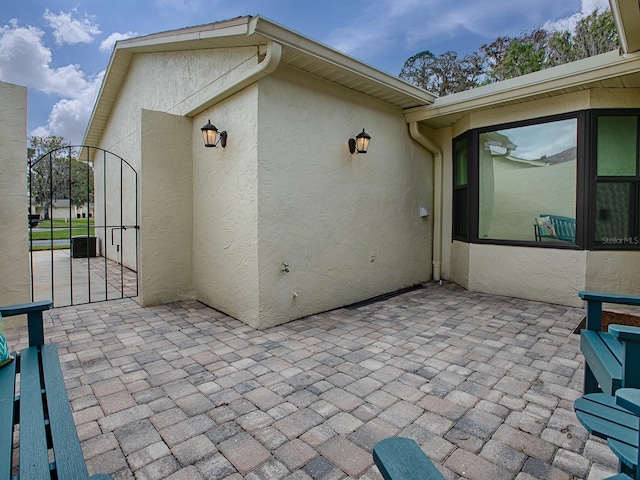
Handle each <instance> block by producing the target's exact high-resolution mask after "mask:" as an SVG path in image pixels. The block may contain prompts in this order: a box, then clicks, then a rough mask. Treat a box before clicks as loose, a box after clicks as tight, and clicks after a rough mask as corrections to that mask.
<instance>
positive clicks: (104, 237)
mask: <svg viewBox="0 0 640 480" xmlns="http://www.w3.org/2000/svg"><path fill="white" fill-rule="evenodd" d="M102 171H103V175H102V197H103V199H102V200H103V201H102V205H103V212H104V230H103V232H102V245H103V246H104V252H102V255H103V256H104V283H105V287H106V286H107V285H108V284H109V277H108V274H109V268H108V265H107V262H108V261H109V260H108V259H107V225H109V224H108V223H107V152H106V151H104V150H103V151H102ZM94 178H95V177H94ZM94 195H95V194H94ZM94 200H95V199H94ZM94 205H95V202H94ZM94 228H95V225H94ZM105 297H106V299H107V300H109V291H108V290H105Z"/></svg>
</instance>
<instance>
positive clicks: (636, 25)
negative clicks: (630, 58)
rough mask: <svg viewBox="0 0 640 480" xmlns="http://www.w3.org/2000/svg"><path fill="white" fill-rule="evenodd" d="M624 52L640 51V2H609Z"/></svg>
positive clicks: (618, 0) (627, 0)
mask: <svg viewBox="0 0 640 480" xmlns="http://www.w3.org/2000/svg"><path fill="white" fill-rule="evenodd" d="M609 4H610V5H611V13H612V14H613V18H614V20H615V23H616V28H617V29H618V38H619V39H620V45H621V46H622V51H623V52H625V53H633V52H638V51H640V2H637V1H629V0H609Z"/></svg>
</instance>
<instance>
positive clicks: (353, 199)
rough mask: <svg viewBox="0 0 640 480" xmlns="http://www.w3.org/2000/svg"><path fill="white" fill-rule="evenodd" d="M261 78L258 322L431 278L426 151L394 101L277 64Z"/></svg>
mask: <svg viewBox="0 0 640 480" xmlns="http://www.w3.org/2000/svg"><path fill="white" fill-rule="evenodd" d="M259 85H260V98H259V122H258V124H259V129H260V130H259V135H258V138H259V157H258V197H259V217H258V247H259V261H258V264H259V282H260V326H263V325H264V326H270V325H274V324H277V323H282V322H284V321H289V320H292V319H294V318H299V317H301V316H304V315H309V314H311V313H315V312H318V311H323V310H328V309H331V308H335V307H339V306H343V305H347V304H350V303H354V302H357V301H360V300H365V299H367V298H371V297H374V296H376V295H380V294H383V293H388V292H392V291H395V290H398V289H399V288H403V287H408V286H412V285H416V284H419V283H420V282H423V281H427V280H429V278H430V275H431V265H430V261H431V239H430V232H431V224H430V220H429V218H428V217H427V218H421V217H420V207H421V206H425V207H428V208H429V209H432V208H433V207H432V194H433V191H432V164H431V155H430V154H429V153H428V152H426V151H425V150H424V149H423V148H422V147H420V146H419V145H418V144H416V143H415V142H413V141H412V140H411V138H410V136H409V134H408V131H407V126H406V124H405V122H404V119H403V112H402V110H401V109H399V108H397V107H393V106H390V105H388V104H387V103H385V102H382V101H380V100H376V99H374V98H372V97H369V96H366V95H362V94H358V93H356V92H353V91H350V90H348V89H345V88H343V87H340V86H337V85H335V84H332V83H330V82H327V81H325V80H321V79H318V78H317V77H314V76H313V75H311V74H306V73H301V72H298V71H296V70H293V69H288V68H285V67H282V68H280V69H278V70H277V71H276V72H275V73H274V74H272V75H270V76H269V77H266V78H265V79H263V80H261V81H260V84H259ZM283 119H286V121H283ZM362 128H365V129H366V131H367V132H368V133H369V134H370V135H371V136H372V137H373V138H372V140H371V145H370V148H369V152H368V153H367V154H354V155H352V154H350V153H349V150H348V148H347V139H348V138H349V137H353V136H355V135H356V134H358V133H360V131H361V130H362ZM283 263H287V264H288V268H289V273H284V272H283V271H282V264H283Z"/></svg>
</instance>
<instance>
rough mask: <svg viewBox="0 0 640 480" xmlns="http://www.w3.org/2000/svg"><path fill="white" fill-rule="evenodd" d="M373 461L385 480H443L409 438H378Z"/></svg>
mask: <svg viewBox="0 0 640 480" xmlns="http://www.w3.org/2000/svg"><path fill="white" fill-rule="evenodd" d="M373 461H374V462H375V464H376V465H377V467H378V469H379V470H380V473H381V474H382V476H383V478H385V480H444V477H443V476H442V474H441V473H440V471H439V470H438V469H437V468H436V467H435V465H434V464H433V463H431V460H429V459H428V458H427V456H426V455H425V454H424V452H423V451H422V450H421V449H420V447H419V446H418V444H417V443H416V442H415V441H413V440H411V439H410V438H403V437H395V438H385V439H384V440H380V441H379V442H378V443H377V444H376V446H375V447H373Z"/></svg>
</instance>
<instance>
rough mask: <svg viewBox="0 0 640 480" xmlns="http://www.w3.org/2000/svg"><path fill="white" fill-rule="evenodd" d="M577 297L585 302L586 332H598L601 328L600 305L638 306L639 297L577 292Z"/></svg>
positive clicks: (639, 303) (639, 302)
mask: <svg viewBox="0 0 640 480" xmlns="http://www.w3.org/2000/svg"><path fill="white" fill-rule="evenodd" d="M578 296H579V297H580V298H581V299H583V300H585V301H586V302H587V322H586V323H587V324H586V329H587V330H598V331H599V330H600V328H601V326H602V304H603V303H616V304H618V305H640V296H634V295H619V294H615V293H600V292H587V291H581V292H578Z"/></svg>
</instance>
